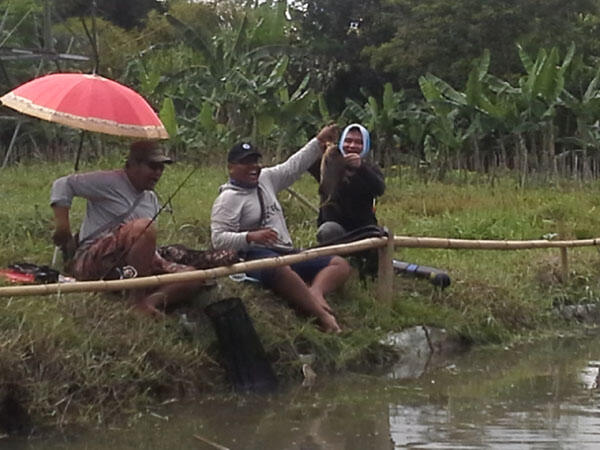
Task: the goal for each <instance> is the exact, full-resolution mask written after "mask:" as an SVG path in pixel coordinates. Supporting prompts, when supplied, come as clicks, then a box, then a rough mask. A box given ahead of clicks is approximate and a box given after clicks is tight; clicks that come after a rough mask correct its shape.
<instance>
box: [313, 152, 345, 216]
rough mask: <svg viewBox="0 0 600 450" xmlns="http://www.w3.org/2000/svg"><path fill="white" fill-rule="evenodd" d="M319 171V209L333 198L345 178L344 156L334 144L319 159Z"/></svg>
mask: <svg viewBox="0 0 600 450" xmlns="http://www.w3.org/2000/svg"><path fill="white" fill-rule="evenodd" d="M320 169H321V171H320V175H321V177H320V183H319V194H320V196H321V207H323V206H324V205H326V204H328V203H330V202H331V200H332V199H334V198H335V196H336V194H337V192H338V190H339V189H340V185H341V183H342V181H343V180H344V177H345V176H346V162H345V161H344V155H342V153H341V152H340V150H339V149H338V147H337V145H336V144H329V146H328V147H327V149H326V150H325V153H324V154H323V158H321V168H320Z"/></svg>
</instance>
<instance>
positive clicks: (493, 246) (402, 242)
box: [0, 236, 600, 297]
mask: <svg viewBox="0 0 600 450" xmlns="http://www.w3.org/2000/svg"><path fill="white" fill-rule="evenodd" d="M387 244H388V238H387V237H382V238H368V239H362V240H360V241H356V242H351V243H348V244H339V245H329V246H326V247H319V248H314V249H309V250H305V251H302V252H300V253H296V254H292V255H285V256H279V257H276V258H265V259H260V260H254V261H247V262H241V263H236V264H232V265H231V266H222V267H215V268H213V269H207V270H194V271H190V272H180V273H173V274H165V275H154V276H150V277H140V278H132V279H128V280H111V281H77V282H74V283H58V284H37V285H22V286H9V287H0V297H10V296H26V295H47V294H61V293H62V294H67V293H73V292H101V291H120V290H126V289H140V288H148V287H157V286H161V285H163V284H171V283H178V282H181V281H197V280H213V279H216V278H221V277H225V276H228V275H231V274H234V273H240V272H246V271H249V270H257V269H266V268H271V267H279V266H285V265H289V264H293V263H297V262H302V261H307V260H310V259H313V258H315V257H317V256H326V255H348V254H350V253H355V252H359V251H361V250H367V249H371V248H380V247H384V246H386V245H387ZM599 245H600V238H594V239H580V240H563V241H548V240H532V241H499V240H470V239H452V238H436V237H411V236H394V246H395V247H411V248H438V249H455V250H527V249H541V248H573V247H591V246H599Z"/></svg>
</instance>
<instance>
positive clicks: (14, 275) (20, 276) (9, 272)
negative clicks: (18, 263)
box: [0, 269, 35, 284]
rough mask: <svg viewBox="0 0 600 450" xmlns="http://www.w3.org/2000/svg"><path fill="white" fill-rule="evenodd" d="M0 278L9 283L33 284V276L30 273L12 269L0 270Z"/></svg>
mask: <svg viewBox="0 0 600 450" xmlns="http://www.w3.org/2000/svg"><path fill="white" fill-rule="evenodd" d="M0 277H3V278H6V279H7V280H8V281H10V282H11V283H20V284H22V283H33V282H35V276H34V275H33V274H31V273H23V272H18V271H16V270H13V269H0Z"/></svg>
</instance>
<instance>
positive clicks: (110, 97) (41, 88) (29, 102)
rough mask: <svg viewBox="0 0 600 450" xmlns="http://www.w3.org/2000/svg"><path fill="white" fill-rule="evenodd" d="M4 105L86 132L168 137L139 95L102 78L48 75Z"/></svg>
mask: <svg viewBox="0 0 600 450" xmlns="http://www.w3.org/2000/svg"><path fill="white" fill-rule="evenodd" d="M0 101H1V102H2V104H3V105H4V106H8V107H9V108H12V109H15V110H17V111H19V112H22V113H24V114H27V115H30V116H34V117H38V118H40V119H44V120H48V121H50V122H56V123H60V124H63V125H67V126H70V127H73V128H78V129H81V130H89V131H97V132H100V133H106V134H112V135H116V136H127V137H133V138H140V139H168V138H169V134H168V133H167V130H166V129H165V127H164V125H163V124H162V122H161V121H160V119H159V117H158V115H157V114H156V113H155V112H154V110H153V109H152V107H151V106H150V105H149V104H148V102H147V101H146V100H145V99H144V98H143V97H142V96H141V95H140V94H138V93H137V92H135V91H134V90H133V89H130V88H128V87H127V86H123V85H122V84H119V83H117V82H116V81H113V80H109V79H108V78H104V77H101V76H99V75H89V74H81V73H54V74H50V75H45V76H42V77H39V78H35V79H33V80H31V81H28V82H27V83H25V84H22V85H21V86H19V87H17V88H15V89H13V90H12V91H10V92H8V93H7V94H5V95H3V96H2V97H0Z"/></svg>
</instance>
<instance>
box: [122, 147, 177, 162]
mask: <svg viewBox="0 0 600 450" xmlns="http://www.w3.org/2000/svg"><path fill="white" fill-rule="evenodd" d="M128 159H130V160H135V161H138V162H159V163H165V164H171V163H172V162H173V159H172V158H171V157H169V156H167V155H166V154H165V153H164V151H163V149H162V148H161V147H160V146H159V145H158V143H157V142H155V141H137V142H133V143H132V144H131V145H130V146H129V158H128Z"/></svg>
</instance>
